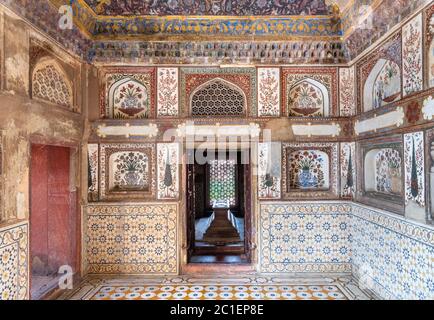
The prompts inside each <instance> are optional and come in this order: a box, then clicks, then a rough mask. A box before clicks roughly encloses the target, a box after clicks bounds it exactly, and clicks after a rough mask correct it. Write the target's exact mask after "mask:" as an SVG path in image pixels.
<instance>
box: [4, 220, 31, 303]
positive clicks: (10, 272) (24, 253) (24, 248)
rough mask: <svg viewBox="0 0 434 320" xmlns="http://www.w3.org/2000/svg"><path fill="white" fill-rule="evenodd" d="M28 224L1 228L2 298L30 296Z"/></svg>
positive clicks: (10, 298)
mask: <svg viewBox="0 0 434 320" xmlns="http://www.w3.org/2000/svg"><path fill="white" fill-rule="evenodd" d="M28 235H29V234H28V224H27V222H22V223H19V224H16V225H10V226H7V227H2V228H0V300H24V299H27V298H28V296H29V275H28V243H29V241H28Z"/></svg>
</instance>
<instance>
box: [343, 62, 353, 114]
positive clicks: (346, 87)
mask: <svg viewBox="0 0 434 320" xmlns="http://www.w3.org/2000/svg"><path fill="white" fill-rule="evenodd" d="M355 86H356V75H355V69H354V67H351V68H340V69H339V93H340V94H339V105H340V115H341V116H342V117H349V116H353V115H355V114H356V87H355Z"/></svg>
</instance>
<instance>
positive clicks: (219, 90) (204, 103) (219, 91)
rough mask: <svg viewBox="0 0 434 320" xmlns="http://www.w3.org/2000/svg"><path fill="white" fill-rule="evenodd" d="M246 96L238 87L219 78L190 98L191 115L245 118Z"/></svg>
mask: <svg viewBox="0 0 434 320" xmlns="http://www.w3.org/2000/svg"><path fill="white" fill-rule="evenodd" d="M246 101H247V99H246V96H245V94H244V92H243V91H242V90H241V89H240V88H238V87H237V86H236V85H234V84H232V83H230V82H228V81H225V80H223V79H220V78H217V79H213V80H211V81H208V82H206V83H205V84H203V85H202V86H200V87H199V88H197V89H196V90H195V91H194V92H193V93H192V94H191V98H190V114H191V115H192V116H196V117H203V116H229V117H231V116H245V115H246V109H247V108H246V104H247V103H246Z"/></svg>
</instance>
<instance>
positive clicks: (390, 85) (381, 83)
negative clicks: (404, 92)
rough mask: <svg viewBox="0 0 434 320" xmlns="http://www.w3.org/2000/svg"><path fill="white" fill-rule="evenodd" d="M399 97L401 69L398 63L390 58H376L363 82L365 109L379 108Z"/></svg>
mask: <svg viewBox="0 0 434 320" xmlns="http://www.w3.org/2000/svg"><path fill="white" fill-rule="evenodd" d="M400 97H401V70H400V67H399V65H398V64H397V63H396V62H394V61H391V60H386V59H380V60H378V62H377V64H376V65H375V66H374V68H373V69H372V72H371V74H370V75H369V77H368V79H367V81H366V83H365V89H364V103H365V111H368V110H371V109H377V108H380V107H382V106H383V105H386V104H389V103H391V102H394V101H396V100H398V99H399V98H400Z"/></svg>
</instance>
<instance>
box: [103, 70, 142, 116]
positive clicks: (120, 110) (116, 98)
mask: <svg viewBox="0 0 434 320" xmlns="http://www.w3.org/2000/svg"><path fill="white" fill-rule="evenodd" d="M108 95H109V97H108V104H109V117H110V118H112V119H146V118H149V113H150V94H149V89H148V88H147V87H146V86H145V85H143V84H142V83H141V82H139V81H137V80H136V79H133V78H130V77H127V78H123V79H120V80H118V81H116V82H115V83H113V84H112V85H111V86H110V88H109V91H108Z"/></svg>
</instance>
